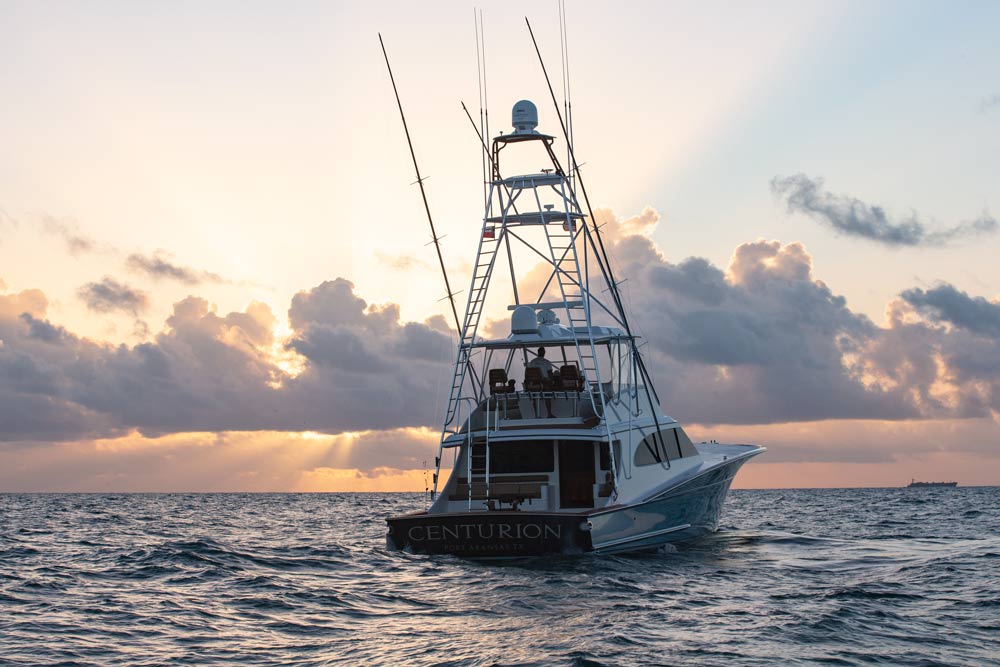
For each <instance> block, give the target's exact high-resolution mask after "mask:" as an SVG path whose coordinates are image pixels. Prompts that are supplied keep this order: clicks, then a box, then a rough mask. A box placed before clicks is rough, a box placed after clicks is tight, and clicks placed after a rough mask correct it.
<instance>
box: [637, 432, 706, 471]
mask: <svg viewBox="0 0 1000 667" xmlns="http://www.w3.org/2000/svg"><path fill="white" fill-rule="evenodd" d="M657 453H658V454H659V461H660V462H665V461H673V460H675V459H679V458H683V457H686V456H694V455H695V454H697V453H698V452H697V450H696V449H695V448H694V445H693V444H691V439H690V438H688V436H687V434H686V433H684V431H683V429H681V427H680V426H677V427H675V428H668V429H664V430H662V431H660V437H656V435H655V434H652V433H650V434H649V435H647V436H646V437H645V438H643V440H642V441H641V442H640V443H639V444H638V445H637V446H636V448H635V465H637V466H651V465H653V464H654V463H657V462H658V461H657Z"/></svg>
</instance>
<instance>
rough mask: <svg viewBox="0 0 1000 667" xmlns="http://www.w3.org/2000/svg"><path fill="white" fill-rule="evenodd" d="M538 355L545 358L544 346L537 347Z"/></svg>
mask: <svg viewBox="0 0 1000 667" xmlns="http://www.w3.org/2000/svg"><path fill="white" fill-rule="evenodd" d="M538 356H540V357H541V358H543V359H544V358H545V348H544V347H540V348H538Z"/></svg>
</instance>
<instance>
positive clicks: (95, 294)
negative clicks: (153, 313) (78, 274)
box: [76, 276, 149, 317]
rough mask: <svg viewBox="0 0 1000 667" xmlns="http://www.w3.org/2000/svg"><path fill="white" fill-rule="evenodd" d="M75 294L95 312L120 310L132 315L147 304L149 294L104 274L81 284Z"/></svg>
mask: <svg viewBox="0 0 1000 667" xmlns="http://www.w3.org/2000/svg"><path fill="white" fill-rule="evenodd" d="M76 294H77V296H78V297H80V299H82V300H83V302H84V303H85V304H86V305H87V308H89V309H90V310H92V311H94V312H97V313H111V312H115V311H121V312H124V313H128V314H130V315H132V316H133V317H138V315H139V313H141V312H143V311H145V310H146V308H147V307H148V306H149V295H148V294H147V293H146V292H143V291H141V290H137V289H134V288H132V287H129V286H128V285H126V284H125V283H120V282H118V281H117V280H115V279H114V278H112V277H111V276H104V278H102V279H101V280H100V281H99V282H95V283H87V284H86V285H83V286H81V287H80V288H79V289H78V290H77V291H76Z"/></svg>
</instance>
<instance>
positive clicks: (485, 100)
mask: <svg viewBox="0 0 1000 667" xmlns="http://www.w3.org/2000/svg"><path fill="white" fill-rule="evenodd" d="M479 31H480V33H481V34H482V45H483V108H484V109H485V110H486V127H485V132H483V136H484V137H488V136H490V97H489V87H488V86H487V85H486V29H485V28H484V27H483V10H481V9H480V10H479Z"/></svg>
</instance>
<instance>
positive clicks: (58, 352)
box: [0, 279, 451, 441]
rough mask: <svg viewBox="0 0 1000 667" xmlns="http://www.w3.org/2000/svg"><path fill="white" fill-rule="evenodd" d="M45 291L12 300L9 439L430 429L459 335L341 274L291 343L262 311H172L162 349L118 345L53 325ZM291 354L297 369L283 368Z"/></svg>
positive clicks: (2, 310) (5, 386) (159, 338)
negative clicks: (371, 294) (376, 299)
mask: <svg viewBox="0 0 1000 667" xmlns="http://www.w3.org/2000/svg"><path fill="white" fill-rule="evenodd" d="M47 305H48V304H47V300H46V299H45V296H44V294H42V293H41V292H40V291H37V290H32V291H27V292H21V293H19V294H14V295H0V340H2V341H3V345H2V346H0V406H2V407H0V413H2V414H0V440H32V439H38V440H48V441H52V440H74V439H81V438H86V437H112V436H113V435H115V434H121V433H126V432H129V431H132V430H138V431H139V432H141V433H143V434H146V435H149V436H156V435H163V434H168V433H177V432H185V431H226V430H251V431H252V430H278V431H282V430H284V431H302V430H314V431H321V432H327V433H341V432H346V431H359V430H369V429H373V428H376V429H386V428H402V427H413V426H422V425H426V424H430V423H434V422H436V421H437V420H438V419H439V414H438V413H439V412H440V410H441V409H442V406H441V405H440V387H441V386H442V385H443V384H444V383H445V382H447V374H448V370H449V367H450V361H451V340H450V338H449V336H448V335H447V334H445V333H442V332H441V330H440V329H441V322H440V318H432V319H430V320H428V321H427V322H423V323H420V322H400V321H399V308H398V306H396V305H395V304H388V305H385V306H369V305H368V304H367V303H366V302H365V301H364V300H362V299H360V298H359V297H357V296H356V295H355V294H354V292H353V285H351V283H350V282H348V281H346V280H343V279H338V280H335V281H328V282H325V283H323V284H321V285H319V286H317V287H315V288H313V289H312V290H309V291H304V292H300V293H299V294H297V295H296V296H295V298H294V299H293V300H292V307H291V309H290V311H289V315H290V321H291V323H292V335H291V336H290V337H289V338H288V339H287V340H282V341H278V340H276V339H275V336H274V330H275V324H276V318H275V316H274V314H273V313H272V311H271V309H270V308H269V307H268V306H266V305H265V304H262V303H251V304H250V306H248V307H247V309H246V310H244V311H242V312H231V313H228V314H226V315H221V314H219V313H217V312H216V311H215V309H214V307H212V306H211V305H210V304H209V303H208V302H207V301H206V300H204V299H201V298H198V297H193V296H192V297H188V298H186V299H184V300H182V301H179V302H177V303H176V304H174V308H173V313H172V315H171V316H170V317H169V318H168V319H167V321H166V327H165V328H164V329H163V330H162V331H161V332H160V333H158V334H156V336H154V338H153V339H152V340H151V341H148V342H145V343H142V344H139V345H134V346H131V347H130V346H127V345H118V346H112V345H107V344H104V343H100V342H96V341H93V340H90V339H87V338H83V337H80V336H77V335H75V334H73V333H72V332H70V331H68V330H66V329H65V328H64V327H61V326H59V325H57V324H54V323H52V322H50V321H49V320H48V319H47V318H46V309H47ZM288 353H290V354H293V355H294V356H295V357H296V358H297V359H299V360H300V361H301V364H300V366H301V368H299V369H297V370H296V371H295V372H292V371H290V370H286V369H285V367H284V366H283V365H282V363H281V362H282V360H283V358H284V356H286V355H287V354H288Z"/></svg>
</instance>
